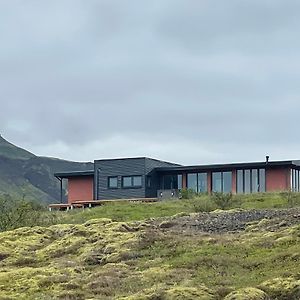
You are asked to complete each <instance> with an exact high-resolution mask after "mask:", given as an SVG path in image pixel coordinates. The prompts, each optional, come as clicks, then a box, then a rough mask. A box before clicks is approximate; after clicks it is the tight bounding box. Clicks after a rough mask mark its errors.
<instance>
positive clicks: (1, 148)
mask: <svg viewBox="0 0 300 300" xmlns="http://www.w3.org/2000/svg"><path fill="white" fill-rule="evenodd" d="M0 155H1V156H2V157H7V158H13V159H29V158H32V157H35V155H34V154H32V153H30V152H28V151H26V150H24V149H22V148H19V147H17V146H15V145H13V144H11V143H9V142H8V141H7V140H5V139H4V138H3V137H2V136H1V134H0Z"/></svg>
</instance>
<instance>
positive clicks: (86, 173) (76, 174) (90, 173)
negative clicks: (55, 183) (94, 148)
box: [54, 170, 94, 178]
mask: <svg viewBox="0 0 300 300" xmlns="http://www.w3.org/2000/svg"><path fill="white" fill-rule="evenodd" d="M54 176H55V177H57V178H69V177H82V176H94V170H87V171H69V172H59V173H54Z"/></svg>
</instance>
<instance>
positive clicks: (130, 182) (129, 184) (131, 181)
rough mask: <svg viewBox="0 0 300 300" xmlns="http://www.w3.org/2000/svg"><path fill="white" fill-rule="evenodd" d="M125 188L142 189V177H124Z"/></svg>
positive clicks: (123, 185) (123, 184)
mask: <svg viewBox="0 0 300 300" xmlns="http://www.w3.org/2000/svg"><path fill="white" fill-rule="evenodd" d="M122 187H123V188H140V187H142V176H123V177H122Z"/></svg>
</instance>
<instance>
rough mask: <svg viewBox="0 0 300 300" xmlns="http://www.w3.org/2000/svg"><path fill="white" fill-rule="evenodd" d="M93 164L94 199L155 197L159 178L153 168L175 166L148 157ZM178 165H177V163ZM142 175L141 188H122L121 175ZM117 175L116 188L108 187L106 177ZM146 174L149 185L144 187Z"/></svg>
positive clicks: (101, 161)
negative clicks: (149, 181) (148, 178)
mask: <svg viewBox="0 0 300 300" xmlns="http://www.w3.org/2000/svg"><path fill="white" fill-rule="evenodd" d="M94 166H95V176H94V178H95V184H94V187H95V199H97V200H101V199H130V198H145V197H156V193H157V190H158V189H159V179H158V178H157V174H156V172H154V171H153V169H155V168H158V167H170V166H176V165H175V164H171V163H168V162H163V161H159V160H155V159H150V158H144V157H141V158H126V159H111V160H97V161H95V162H94ZM177 166H178V165H177ZM132 175H141V176H142V187H141V188H122V176H132ZM110 176H117V177H118V188H115V189H110V188H108V177H110ZM147 176H150V177H151V187H150V188H148V187H147V188H146V180H147Z"/></svg>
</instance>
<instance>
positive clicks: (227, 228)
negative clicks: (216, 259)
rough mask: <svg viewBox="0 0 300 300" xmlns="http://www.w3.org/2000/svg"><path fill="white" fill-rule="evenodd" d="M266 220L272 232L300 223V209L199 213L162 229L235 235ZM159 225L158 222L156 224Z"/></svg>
mask: <svg viewBox="0 0 300 300" xmlns="http://www.w3.org/2000/svg"><path fill="white" fill-rule="evenodd" d="M261 220H265V222H266V223H267V224H268V227H267V228H266V229H268V230H270V231H274V230H277V229H278V228H282V227H287V226H292V225H296V224H299V223H300V208H290V209H264V210H255V209H253V210H238V209H237V210H230V211H229V212H226V211H214V212H213V213H197V214H191V215H189V216H182V217H176V218H174V219H173V220H171V221H166V222H163V223H162V224H161V225H160V228H168V229H172V230H173V231H176V230H177V231H179V232H187V231H193V232H195V233H196V232H207V233H219V234H221V233H234V232H239V231H243V230H245V229H246V228H247V229H249V225H250V224H256V223H257V222H258V221H261ZM155 223H157V221H156V222H155Z"/></svg>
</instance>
